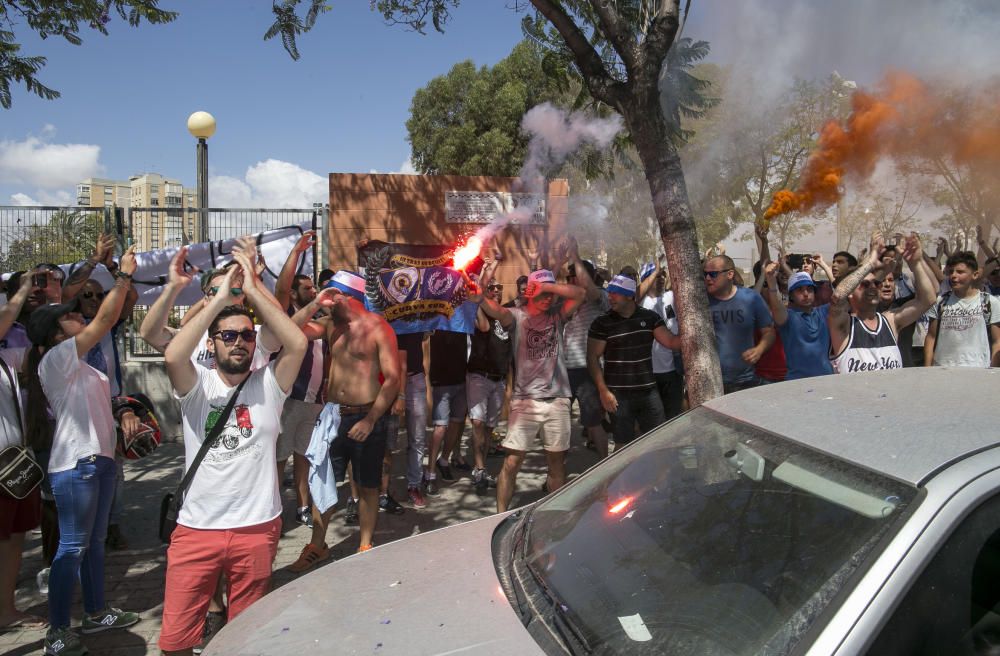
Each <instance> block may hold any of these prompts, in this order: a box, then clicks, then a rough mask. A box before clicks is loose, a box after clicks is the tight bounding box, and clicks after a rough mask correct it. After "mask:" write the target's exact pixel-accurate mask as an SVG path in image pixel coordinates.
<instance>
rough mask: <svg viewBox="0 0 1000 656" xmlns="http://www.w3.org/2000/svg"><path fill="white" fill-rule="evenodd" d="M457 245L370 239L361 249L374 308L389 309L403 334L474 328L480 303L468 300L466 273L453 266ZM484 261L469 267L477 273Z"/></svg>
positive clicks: (368, 296) (368, 294)
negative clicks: (463, 274) (463, 275)
mask: <svg viewBox="0 0 1000 656" xmlns="http://www.w3.org/2000/svg"><path fill="white" fill-rule="evenodd" d="M453 256H454V247H453V246H422V245H412V244H390V243H387V242H384V241H370V242H368V243H367V244H365V245H364V246H363V247H361V248H359V249H358V264H359V265H360V267H361V271H360V273H361V274H362V275H363V276H364V277H365V297H366V299H365V300H366V303H365V305H367V306H368V309H370V310H372V311H373V312H379V313H381V314H383V315H384V316H385V318H386V320H387V321H388V322H389V323H390V324H391V325H392V328H393V330H395V331H396V334H397V335H406V334H409V333H419V332H428V331H431V330H451V331H454V332H459V333H472V332H473V330H474V329H475V321H476V308H477V306H476V304H475V303H469V302H467V301H466V289H465V281H464V280H463V279H462V274H461V273H459V272H458V271H455V270H454V269H452V268H451V266H450V265H451V264H452V259H453ZM481 266H482V262H481V261H479V260H476V261H475V262H473V263H472V264H471V265H470V266H469V267H468V268H467V269H466V271H467V273H469V274H470V275H473V272H474V271H478V270H479V268H480V267H481Z"/></svg>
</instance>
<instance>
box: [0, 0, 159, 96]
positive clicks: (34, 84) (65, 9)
mask: <svg viewBox="0 0 1000 656" xmlns="http://www.w3.org/2000/svg"><path fill="white" fill-rule="evenodd" d="M158 2H159V0H74V1H73V2H52V1H51V0H0V24H5V25H7V26H10V28H11V30H13V28H14V26H15V25H17V24H19V23H22V22H23V24H25V25H26V26H27V27H28V29H29V30H31V31H32V32H34V33H35V34H37V35H38V36H39V37H41V38H42V39H47V38H49V37H50V36H61V37H62V38H64V39H66V41H68V42H69V43H72V44H73V45H76V46H78V45H80V44H82V43H83V39H82V38H81V37H80V31H81V30H82V29H84V28H89V29H92V30H96V31H97V32H100V33H101V34H105V35H106V34H107V33H108V29H107V25H108V23H109V22H110V21H111V16H112V14H117V15H118V16H119V17H120V18H121V19H122V20H124V21H126V22H128V24H129V25H131V26H133V27H137V26H138V25H139V23H140V22H142V21H143V20H145V21H146V22H148V23H152V24H160V23H169V22H170V21H172V20H174V19H175V18H177V15H178V14H177V12H174V11H165V10H163V9H160V8H159V7H158V6H157V4H158ZM20 50H21V46H20V45H19V44H18V43H17V36H16V34H15V33H14V32H13V31H10V30H0V106H2V107H3V108H4V109H10V106H11V92H10V83H11V82H15V83H19V84H24V86H25V88H26V89H27V90H28V92H29V93H33V94H35V95H37V96H39V97H41V98H44V99H46V100H52V99H54V98H58V97H59V92H57V91H54V90H53V89H50V88H49V87H47V86H45V85H44V84H42V83H41V82H39V81H38V79H37V77H36V75H37V74H38V71H39V70H40V69H41V68H42V67H43V66H45V61H46V60H45V57H38V56H32V57H22V56H21V55H20V54H18V53H19V52H20Z"/></svg>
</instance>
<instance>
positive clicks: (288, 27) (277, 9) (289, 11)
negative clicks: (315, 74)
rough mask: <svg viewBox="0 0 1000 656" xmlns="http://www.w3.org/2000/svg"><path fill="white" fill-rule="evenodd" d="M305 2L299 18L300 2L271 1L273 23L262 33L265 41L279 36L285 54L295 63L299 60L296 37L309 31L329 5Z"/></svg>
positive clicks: (290, 0) (312, 1) (327, 9)
mask: <svg viewBox="0 0 1000 656" xmlns="http://www.w3.org/2000/svg"><path fill="white" fill-rule="evenodd" d="M306 2H307V5H306V9H305V13H304V14H303V15H302V16H299V5H301V4H302V0H273V2H272V3H271V12H272V13H273V14H274V23H273V24H272V25H271V27H269V28H268V29H267V31H266V32H264V40H265V41H267V40H268V39H273V38H274V37H276V36H279V35H280V36H281V45H282V46H284V48H285V52H287V53H288V56H289V57H291V58H292V59H294V60H295V61H298V60H299V48H298V45H297V44H296V41H295V39H296V37H297V36H299V35H300V34H305V33H306V32H308V31H309V30H311V29H312V28H313V25H315V24H316V19H317V18H318V17H319V15H320V13H321V12H327V11H330V5H328V4H327V3H326V2H324V0H306Z"/></svg>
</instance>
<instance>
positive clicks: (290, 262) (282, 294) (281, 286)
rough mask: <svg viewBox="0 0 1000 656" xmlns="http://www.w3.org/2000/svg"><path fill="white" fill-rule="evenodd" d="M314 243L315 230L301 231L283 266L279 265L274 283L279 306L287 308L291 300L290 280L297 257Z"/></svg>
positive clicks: (297, 261)
mask: <svg viewBox="0 0 1000 656" xmlns="http://www.w3.org/2000/svg"><path fill="white" fill-rule="evenodd" d="M315 243H316V231H315V230H306V231H305V232H303V233H302V236H300V237H299V240H298V241H297V242H295V246H294V247H293V248H292V251H291V252H290V253H289V254H288V258H287V259H286V260H285V264H284V266H282V267H281V273H279V274H278V280H277V281H276V282H275V283H274V298H275V299H277V301H278V305H280V306H281V307H283V308H286V309H287V308H288V306H289V304H290V303H291V302H292V282H294V281H295V273H296V272H297V271H298V270H299V259H300V258H301V257H302V256H303V255H304V254H305V253H307V252H309V250H310V249H311V248H312V247H313V245H314V244H315Z"/></svg>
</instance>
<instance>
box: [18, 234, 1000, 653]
mask: <svg viewBox="0 0 1000 656" xmlns="http://www.w3.org/2000/svg"><path fill="white" fill-rule="evenodd" d="M763 236H764V237H765V245H766V235H763ZM977 236H978V242H979V246H980V248H979V250H980V252H982V253H983V254H984V255H985V261H984V262H983V263H982V264H981V263H980V261H979V259H978V258H977V255H976V254H975V253H973V252H970V251H956V252H948V249H947V242H943V241H942V242H939V245H938V251H939V252H938V253H937V255H936V256H930V255H929V254H927V253H926V252H925V251H924V250H923V247H922V245H921V243H920V240H919V239H918V238H917V236H916V235H910V236H908V237H904V236H902V235H897V236H895V237H894V240H893V241H892V242H891V243H886V240H885V238H884V237H883V236H882V235H878V234H876V235H875V236H874V237H873V238H872V241H871V243H870V245H869V247H868V248H867V249H866V250H865V252H863V253H862V254H860V256H858V257H855V256H854V255H853V254H851V253H847V252H839V253H836V254H834V256H833V257H832V259H831V263H830V264H829V265H828V264H827V263H826V261H825V260H824V258H823V256H822V255H821V254H819V253H815V254H809V255H804V256H803V255H799V256H796V255H789V256H785V255H783V254H782V255H779V257H778V258H776V259H775V260H774V261H771V259H770V254H769V253H768V252H767V248H765V249H763V251H764V252H763V253H762V255H761V260H760V261H759V262H758V263H756V265H755V266H754V268H753V274H754V284H753V286H746V285H745V284H744V282H743V277H742V272H740V271H739V270H738V269H737V267H736V266H735V264H734V262H733V260H732V259H731V258H730V257H729V256H727V255H726V254H725V252H724V251H722V250H721V249H712V250H710V251H709V252H708V253H706V257H705V259H704V261H703V263H702V266H703V277H704V282H705V288H706V294H707V298H708V304H709V308H710V311H711V315H712V319H713V323H714V328H715V343H716V346H717V350H718V354H719V360H720V364H721V369H722V379H723V386H724V389H725V392H726V393H730V392H733V391H737V390H742V389H747V388H750V387H755V386H758V385H763V384H771V383H777V382H780V381H783V380H794V379H799V378H805V377H810V376H820V375H827V374H834V373H839V374H853V373H864V372H869V371H875V370H883V369H895V368H900V367H909V366H924V365H926V366H930V365H943V366H952V367H989V366H998V365H1000V300H998V298H997V296H996V294H998V293H1000V261H998V257H997V253H996V246H995V243H994V246H993V247H990V245H989V244H987V242H986V241H985V239H984V237H983V235H982V233H979V234H978V235H977ZM314 239H315V235H314V234H313V233H311V232H307V233H305V234H304V235H303V236H302V238H301V239H300V240H299V242H298V243H297V244H296V246H295V248H294V249H293V250H292V252H291V254H290V255H289V257H288V260H287V261H286V262H285V263H284V266H283V267H282V270H281V272H280V275H279V277H278V280H277V283H276V285H275V289H274V291H273V293H272V292H271V291H269V290H268V289H267V287H265V286H264V285H263V284H262V283H261V282H260V279H259V275H260V271H261V268H260V267H261V265H260V262H259V261H258V257H257V250H256V245H255V243H254V242H253V240H252V239H241V240H239V241H238V244H237V246H236V247H235V249H234V257H233V261H232V262H231V263H230V265H228V266H226V267H224V268H222V269H218V270H213V271H209V272H205V273H203V274H201V275H200V277H199V282H200V283H201V291H202V292H203V294H204V297H203V299H202V300H201V301H199V302H198V303H197V304H195V305H194V306H192V307H191V308H190V309H189V310H188V311H187V312H186V314H185V315H184V318H183V321H182V322H181V325H180V327H171V326H170V325H169V321H168V317H169V316H170V314H171V310H172V309H173V308H174V306H175V304H176V301H177V298H178V296H179V294H180V293H181V291H182V290H184V289H185V288H187V287H188V285H189V284H191V283H192V282H193V281H194V279H195V277H196V276H198V274H197V273H196V272H193V271H191V270H190V269H189V268H188V267H186V266H185V256H186V248H182V249H180V250H179V252H178V253H177V255H176V257H175V258H174V259H173V261H172V262H171V266H170V271H169V275H168V279H167V282H166V285H165V286H164V287H163V290H162V293H161V294H160V296H159V297H158V299H157V300H156V302H155V303H154V305H153V306H151V307H150V308H149V310H148V312H147V314H146V317H145V319H144V321H143V323H142V325H141V326H140V327H139V335H140V336H141V337H142V339H144V340H145V341H146V342H147V343H148V344H149V345H150V346H151V347H152V348H154V349H156V350H157V351H159V352H161V353H163V355H164V360H165V363H166V369H167V374H168V376H169V379H170V383H171V385H172V387H173V391H174V393H175V395H176V397H177V399H178V400H179V403H180V409H181V415H182V420H183V433H184V435H183V441H184V450H185V469H186V470H189V471H191V472H193V474H192V475H191V476H190V480H187V481H186V482H187V483H189V485H188V487H187V488H186V490H185V491H184V493H183V495H182V503H181V505H180V510H179V514H178V516H177V518H176V519H177V526H176V528H175V529H174V530H173V533H172V534H171V535H170V546H169V548H168V551H167V563H168V564H167V573H166V586H165V592H164V605H163V623H162V632H161V637H160V648H161V649H162V650H163V652H164V653H166V654H188V653H192V652H194V653H200V650H201V648H202V647H203V646H204V644H206V642H207V641H208V640H210V639H211V637H212V635H214V634H215V632H217V631H218V630H219V628H221V626H222V625H224V624H225V623H226V621H228V620H229V619H232V617H234V616H235V615H236V614H238V613H239V612H241V611H242V610H243V609H245V608H247V607H248V606H249V605H250V604H252V603H253V602H254V601H255V600H256V599H259V598H260V597H261V596H262V595H264V594H266V592H267V591H268V589H269V586H270V578H271V563H272V561H273V559H274V556H275V553H276V550H277V542H278V537H279V535H280V531H281V517H282V503H281V495H280V486H281V483H282V480H283V479H284V475H285V473H284V470H285V465H286V463H287V461H288V459H289V457H291V460H292V471H291V485H292V487H293V489H294V494H295V497H296V509H295V520H296V521H297V522H299V523H301V524H304V525H306V526H308V527H309V528H310V529H311V531H312V536H311V539H310V542H309V543H308V544H307V545H306V546H305V547H304V549H303V551H302V553H301V555H300V556H299V558H298V560H297V561H296V562H295V563H293V564H292V565H291V566H290V567H289V569H290V570H292V571H294V572H306V571H308V570H310V569H313V568H315V567H316V566H318V565H320V564H322V563H324V562H326V561H328V560H329V558H330V548H329V546H328V545H327V543H326V541H325V540H326V533H327V529H328V526H329V523H330V521H331V519H332V515H333V513H334V511H335V510H336V509H337V508H340V507H343V508H344V509H345V512H344V514H343V519H344V521H345V522H346V523H347V524H352V525H353V524H357V525H358V527H359V543H358V550H359V551H366V550H368V549H370V548H371V547H372V536H373V534H374V530H375V525H376V523H377V520H378V515H379V512H385V513H392V514H404V513H405V512H407V509H406V508H405V507H404V505H403V504H401V503H400V502H399V501H397V500H396V498H394V496H393V491H392V490H390V476H389V473H390V471H391V468H392V457H393V453H394V452H402V453H404V454H405V458H406V465H405V472H406V474H405V479H406V486H407V488H406V492H405V495H406V497H405V499H403V498H402V497H400V499H401V500H403V501H404V503H405V504H406V505H408V506H409V508H410V509H411V510H419V509H422V508H425V507H427V506H428V504H430V503H433V502H434V498H435V497H438V496H439V495H440V493H441V486H442V484H450V483H453V482H454V481H456V480H457V479H458V478H459V477H461V476H462V472H468V477H469V480H470V482H471V485H472V486H473V488H474V490H475V492H476V493H477V494H480V495H488V494H490V490H491V489H492V488H495V490H496V491H495V495H496V505H497V511H498V512H503V511H505V510H507V509H508V508H509V507H510V504H511V501H512V498H513V495H514V492H515V490H516V481H517V476H518V472H519V470H520V468H521V466H522V464H523V462H524V458H525V455H526V453H527V452H529V451H531V450H533V449H535V448H537V447H538V446H539V445H540V446H541V448H542V450H543V451H544V454H545V457H546V460H547V466H548V470H547V479H546V483H545V487H546V489H547V490H549V491H554V490H556V489H558V488H559V487H560V486H561V485H563V484H564V483H565V481H566V467H565V455H566V452H567V450H568V449H569V448H570V435H571V432H572V431H571V404H572V403H573V402H574V401H575V402H576V403H577V405H578V417H579V423H580V425H581V427H582V429H583V431H582V432H583V435H584V436H585V439H586V442H587V446H588V447H589V448H591V449H593V450H594V451H595V452H596V454H597V456H598V457H599V458H604V457H607V456H608V453H609V451H610V450H611V449H612V445H613V446H614V447H620V446H622V445H624V444H627V443H628V442H629V441H631V440H633V439H634V438H635V437H636V436H637V435H640V434H642V433H644V432H646V431H648V430H651V429H652V428H654V427H656V426H658V425H659V424H661V423H663V422H664V421H667V420H669V419H671V418H673V417H675V416H676V415H678V414H679V413H680V412H681V411H682V410H683V409H684V407H685V405H686V399H685V390H684V376H683V366H682V361H681V358H680V348H681V339H680V337H679V322H678V316H677V310H676V304H675V302H674V297H673V293H672V291H671V290H670V285H669V280H668V275H667V272H666V270H665V269H664V266H663V261H662V259H661V261H658V262H653V263H645V264H643V265H642V266H640V267H639V268H638V269H636V268H634V267H631V266H627V267H624V268H623V269H621V271H620V272H619V273H618V274H614V275H612V274H611V273H610V272H608V271H606V270H604V269H601V268H598V267H596V266H595V265H594V263H592V262H590V261H588V260H584V259H582V258H581V256H580V253H579V252H578V248H577V245H576V243H575V241H574V240H573V239H571V238H569V239H566V240H565V242H564V244H563V245H562V246H561V247H560V248H558V249H556V252H554V253H552V254H551V258H544V257H543V258H542V259H541V260H539V258H538V256H537V254H533V256H532V258H531V259H532V262H531V265H530V267H529V269H530V270H529V271H528V272H526V273H525V275H522V276H521V277H520V278H518V279H517V282H516V290H512V291H514V292H515V293H513V294H507V295H505V294H504V285H503V284H502V283H501V282H499V281H498V280H497V279H496V277H495V274H496V272H497V267H498V265H499V262H500V259H501V257H502V255H501V254H500V253H499V252H496V251H493V250H491V251H490V253H489V254H488V255H486V256H484V260H483V261H484V265H483V267H482V269H481V270H480V272H479V273H478V275H471V276H466V287H467V298H468V300H469V301H471V302H473V303H476V304H478V309H477V310H476V319H475V330H474V332H473V333H472V334H471V335H467V334H465V333H459V332H449V331H442V330H439V331H434V332H433V333H429V334H423V333H416V334H412V333H411V334H401V335H396V334H395V333H394V331H393V329H392V328H391V327H390V325H389V324H388V323H387V322H386V320H385V319H384V318H383V317H382V316H381V315H379V314H377V313H374V312H370V311H369V310H368V309H367V308H366V305H365V282H364V279H363V278H362V277H361V276H359V275H357V274H355V273H353V272H349V271H339V272H333V271H324V272H323V273H321V274H320V276H319V277H318V279H316V280H313V278H311V277H310V276H306V275H300V274H297V273H296V272H297V271H298V270H299V264H300V258H302V257H304V256H306V254H307V253H309V252H310V251H311V249H312V245H313V240H314ZM113 252H114V240H113V239H111V238H109V237H105V236H101V237H100V238H99V240H98V242H97V244H96V247H95V250H94V254H93V256H92V257H91V258H89V259H87V260H86V261H85V262H84V263H83V264H82V265H80V266H78V267H76V268H74V269H73V270H72V273H71V274H70V275H69V276H68V277H67V276H66V275H65V273H64V272H63V270H62V269H60V268H59V267H57V266H54V265H50V264H40V265H38V266H37V267H35V268H34V269H32V270H31V271H28V272H18V273H14V274H12V275H11V276H9V278H8V279H7V280H6V294H7V303H6V305H4V306H3V307H2V308H0V366H2V367H3V369H4V370H5V372H6V374H7V375H5V376H4V375H0V382H2V387H3V388H4V389H3V390H0V451H3V450H4V449H8V448H10V447H18V446H22V445H23V446H26V447H27V448H28V449H30V452H31V453H32V455H33V457H34V459H35V460H37V461H38V462H39V463H40V464H41V466H42V469H43V470H44V471H45V477H44V480H43V482H42V484H41V485H40V486H38V487H37V488H35V489H34V490H32V491H31V493H30V494H29V495H28V496H26V497H25V498H21V499H19V498H14V497H12V496H10V495H9V494H6V493H5V492H2V491H0V630H4V629H9V628H12V627H17V626H34V627H41V626H45V625H47V626H48V632H47V635H46V639H45V653H46V654H53V655H60V656H66V655H75V654H83V653H86V648H85V646H84V645H83V643H82V642H81V639H80V637H79V635H78V633H77V632H76V631H73V630H71V628H70V626H71V607H72V600H73V598H74V594H75V588H76V582H77V581H78V580H79V581H80V584H81V587H82V591H83V606H84V617H83V620H82V625H81V627H80V632H81V633H83V634H88V633H93V632H98V631H104V630H109V629H116V628H122V627H127V626H130V625H132V624H135V623H136V622H138V621H139V619H140V618H139V616H138V615H137V614H136V613H134V612H129V611H126V610H121V609H117V608H113V607H110V606H109V605H108V604H107V603H106V601H105V596H104V553H105V548H112V549H123V548H127V542H126V538H125V534H124V533H123V531H122V530H121V528H120V517H121V506H122V503H121V499H122V494H123V492H122V490H123V484H124V477H123V474H122V472H123V468H122V463H123V461H124V459H126V457H141V456H142V455H143V454H144V453H147V452H148V451H149V450H150V449H151V448H153V447H155V443H152V442H150V441H149V440H152V439H153V438H152V437H151V436H150V433H152V432H153V431H152V428H151V427H155V416H154V415H155V408H153V407H152V403H151V402H150V401H149V400H148V399H146V398H145V397H143V396H142V395H141V394H138V393H133V391H131V390H123V388H122V378H121V370H120V358H119V355H118V352H117V347H116V340H115V333H116V331H117V330H118V329H119V328H120V326H122V325H123V322H124V320H125V319H126V317H129V316H131V314H132V307H133V305H134V304H135V301H136V298H137V294H136V291H135V288H134V285H133V284H132V274H133V273H134V272H135V270H136V260H135V257H134V255H133V254H132V252H131V250H129V251H126V252H125V253H124V254H123V255H122V256H121V257H120V258H118V259H116V258H115V257H114V256H113ZM543 264H544V265H548V266H543ZM97 267H105V268H106V269H107V270H108V271H109V272H111V274H112V276H113V279H114V283H113V284H112V285H111V287H110V288H108V289H104V288H103V287H102V286H101V285H100V284H99V283H98V282H97V281H96V280H95V279H93V278H92V277H91V275H92V273H93V271H94V269H95V268H97ZM505 296H506V297H508V298H509V299H510V300H509V301H508V302H506V303H504V302H503V299H504V298H505ZM12 372H13V373H12ZM504 417H506V433H505V434H503V435H498V430H499V428H500V427H501V425H502V424H501V420H502V419H503V418H504ZM220 421H221V422H223V423H222V424H220V425H217V424H218V422H220ZM467 421H470V422H471V427H472V430H471V438H470V439H469V440H468V442H469V443H468V445H467V448H464V449H463V436H464V434H465V427H466V422H467ZM428 424H431V429H430V430H428ZM210 433H211V434H214V435H216V437H215V439H214V440H213V441H212V442H211V443H210V444H205V446H204V448H202V447H203V443H205V442H206V435H208V434H210ZM404 436H405V437H404ZM404 439H405V442H404V441H403V440H404ZM143 440H145V442H144V441H143ZM491 453H499V454H501V455H502V456H503V464H502V466H501V467H500V468H499V470H498V471H495V472H489V471H488V469H487V456H488V455H490V454H491ZM345 480H346V481H347V482H348V485H345V486H344V487H343V488H341V490H342V491H341V493H340V496H341V498H340V500H338V491H337V487H338V484H340V483H343V482H344V481H345ZM344 491H346V492H347V494H346V495H345V494H344ZM343 496H346V499H345V498H343ZM39 525H41V532H42V544H43V557H44V559H45V561H46V564H47V565H48V568H47V569H46V570H44V571H43V572H41V573H40V575H39V582H40V583H42V582H43V581H45V580H47V588H48V598H49V617H48V618H47V620H46V619H43V618H39V617H34V616H32V615H29V614H26V613H24V612H21V611H19V610H18V609H17V608H15V605H14V589H15V584H16V580H17V574H18V570H19V568H20V561H21V551H22V548H23V544H24V538H25V534H26V532H27V531H30V530H33V529H35V528H36V527H38V526H39Z"/></svg>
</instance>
